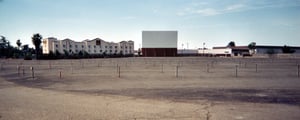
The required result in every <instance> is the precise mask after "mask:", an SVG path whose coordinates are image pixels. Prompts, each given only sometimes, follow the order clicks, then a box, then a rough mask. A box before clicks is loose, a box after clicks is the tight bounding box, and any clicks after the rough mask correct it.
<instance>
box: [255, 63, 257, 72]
mask: <svg viewBox="0 0 300 120" xmlns="http://www.w3.org/2000/svg"><path fill="white" fill-rule="evenodd" d="M255 72H257V64H255Z"/></svg>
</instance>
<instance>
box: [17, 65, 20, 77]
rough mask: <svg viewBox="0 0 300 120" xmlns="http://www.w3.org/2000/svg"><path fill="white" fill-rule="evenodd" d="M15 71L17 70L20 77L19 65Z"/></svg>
mask: <svg viewBox="0 0 300 120" xmlns="http://www.w3.org/2000/svg"><path fill="white" fill-rule="evenodd" d="M17 69H18V76H20V66H19V65H18V66H17Z"/></svg>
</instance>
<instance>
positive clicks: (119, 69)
mask: <svg viewBox="0 0 300 120" xmlns="http://www.w3.org/2000/svg"><path fill="white" fill-rule="evenodd" d="M118 71H119V78H120V77H121V67H120V66H119V67H118Z"/></svg>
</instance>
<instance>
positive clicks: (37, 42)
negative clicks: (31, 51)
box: [32, 33, 42, 59]
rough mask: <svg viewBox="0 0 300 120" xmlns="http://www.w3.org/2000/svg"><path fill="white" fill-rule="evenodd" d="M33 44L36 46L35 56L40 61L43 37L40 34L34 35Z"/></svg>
mask: <svg viewBox="0 0 300 120" xmlns="http://www.w3.org/2000/svg"><path fill="white" fill-rule="evenodd" d="M32 43H33V45H34V46H35V54H36V58H37V59H38V58H39V54H40V46H41V43H42V36H41V35H40V34H39V33H36V34H33V36H32Z"/></svg>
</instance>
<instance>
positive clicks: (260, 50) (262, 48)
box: [255, 45, 300, 54]
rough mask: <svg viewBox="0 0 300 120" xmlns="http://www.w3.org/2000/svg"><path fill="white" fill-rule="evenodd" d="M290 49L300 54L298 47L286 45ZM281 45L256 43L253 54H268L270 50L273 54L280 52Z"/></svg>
mask: <svg viewBox="0 0 300 120" xmlns="http://www.w3.org/2000/svg"><path fill="white" fill-rule="evenodd" d="M287 47H289V48H290V49H291V50H294V51H295V52H294V54H300V47H295V46H287ZM282 49H283V46H268V45H257V46H256V49H255V54H268V53H270V52H272V53H274V54H280V53H283V52H282Z"/></svg>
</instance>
